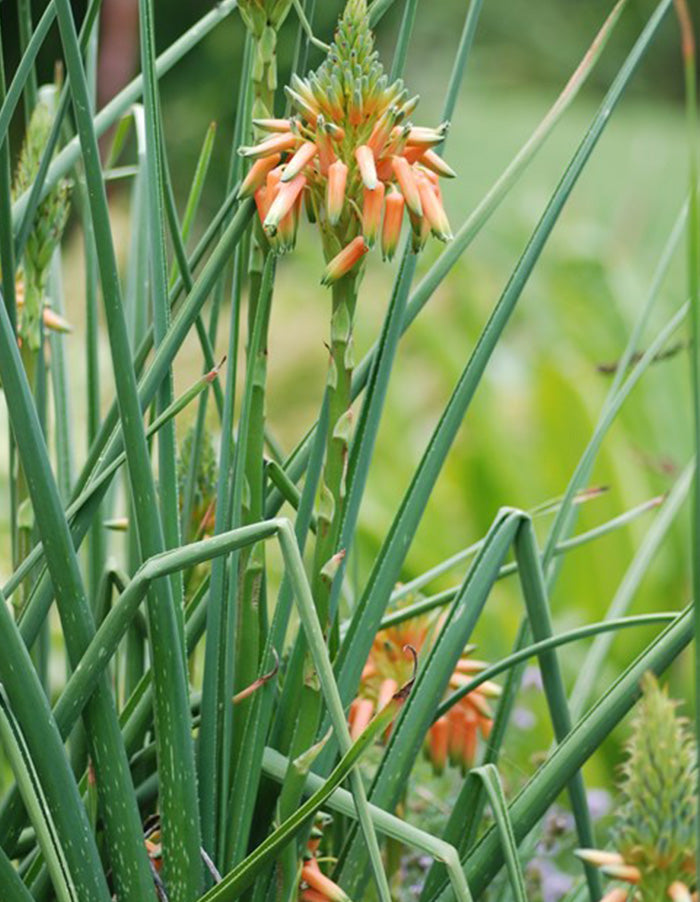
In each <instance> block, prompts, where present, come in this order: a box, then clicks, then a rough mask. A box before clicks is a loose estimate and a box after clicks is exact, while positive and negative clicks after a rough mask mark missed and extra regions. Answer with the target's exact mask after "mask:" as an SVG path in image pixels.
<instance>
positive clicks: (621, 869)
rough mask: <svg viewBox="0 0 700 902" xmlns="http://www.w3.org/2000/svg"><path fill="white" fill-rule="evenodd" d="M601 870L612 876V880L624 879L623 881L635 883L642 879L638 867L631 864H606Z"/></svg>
mask: <svg viewBox="0 0 700 902" xmlns="http://www.w3.org/2000/svg"><path fill="white" fill-rule="evenodd" d="M601 870H602V872H603V873H604V874H605V875H606V876H608V877H612V878H613V880H624V881H625V883H634V884H637V883H639V881H640V880H641V879H642V874H641V872H640V870H639V868H636V867H635V866H634V865H633V864H606V865H603V867H602V868H601Z"/></svg>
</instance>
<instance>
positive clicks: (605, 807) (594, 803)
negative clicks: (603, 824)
mask: <svg viewBox="0 0 700 902" xmlns="http://www.w3.org/2000/svg"><path fill="white" fill-rule="evenodd" d="M586 797H587V799H588V810H589V811H590V813H591V818H592V819H593V820H594V821H599V820H600V819H601V817H605V815H606V814H607V813H608V812H609V811H610V808H611V807H612V797H611V795H610V793H609V792H608V791H607V790H605V789H589V790H588V792H587V793H586Z"/></svg>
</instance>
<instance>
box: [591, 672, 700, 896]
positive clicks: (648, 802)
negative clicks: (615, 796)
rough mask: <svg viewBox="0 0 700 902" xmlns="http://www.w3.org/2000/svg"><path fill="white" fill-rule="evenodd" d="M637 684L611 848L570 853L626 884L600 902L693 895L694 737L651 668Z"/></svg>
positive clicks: (695, 894) (694, 885)
mask: <svg viewBox="0 0 700 902" xmlns="http://www.w3.org/2000/svg"><path fill="white" fill-rule="evenodd" d="M643 689H644V695H643V698H642V701H641V702H640V705H639V709H638V712H637V716H636V717H635V720H634V724H633V727H632V735H631V737H630V740H629V742H628V744H627V760H626V761H625V763H624V765H623V768H622V782H621V785H620V789H621V792H622V804H621V806H620V808H619V814H618V817H617V823H616V827H615V831H614V843H615V850H614V851H610V852H607V851H605V852H604V851H600V850H598V849H581V850H579V852H578V853H577V854H578V856H579V857H580V858H582V859H583V860H584V861H588V862H590V863H591V864H595V865H596V866H597V867H599V868H601V870H602V871H603V873H604V874H606V875H607V876H608V877H611V878H613V879H614V880H618V881H621V882H623V883H625V884H626V886H625V887H615V888H614V889H612V890H611V891H610V892H609V893H608V894H607V895H606V896H605V898H604V900H603V902H626V900H628V899H635V900H637V902H660V900H662V899H671V900H672V902H691V900H696V902H697V879H696V875H695V856H694V839H695V816H696V810H697V795H696V772H695V743H694V741H693V738H692V734H691V731H690V730H689V729H688V724H687V721H686V720H685V719H684V718H681V717H679V716H678V715H677V714H676V708H677V703H676V702H675V701H673V700H671V699H669V697H668V695H667V693H666V692H665V691H663V690H662V689H660V688H659V686H658V684H657V682H656V680H655V678H654V677H653V675H652V674H650V673H649V674H646V676H645V677H644V682H643ZM693 890H696V891H695V892H694V893H693ZM630 893H632V895H630ZM691 893H692V895H691Z"/></svg>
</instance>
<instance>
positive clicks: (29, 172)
mask: <svg viewBox="0 0 700 902" xmlns="http://www.w3.org/2000/svg"><path fill="white" fill-rule="evenodd" d="M54 92H55V89H54V88H53V86H52V87H47V88H44V89H42V91H41V94H40V99H39V102H38V103H37V105H36V107H35V108H34V111H33V113H32V117H31V119H30V122H29V127H28V129H27V135H26V137H25V141H24V145H23V147H22V151H21V154H20V158H19V162H18V165H17V171H16V174H15V183H14V187H13V195H14V196H15V197H19V196H20V195H22V194H24V192H25V191H28V190H29V189H30V188H31V186H32V184H33V182H34V179H35V178H36V176H37V173H38V171H39V166H40V163H41V158H42V156H43V153H44V150H45V148H46V144H47V142H48V138H49V133H50V131H51V126H52V123H53V118H54V112H53V109H52V106H53V104H52V98H53V93H54ZM70 193H71V185H70V182H68V181H66V180H65V179H61V180H59V182H58V183H57V184H56V186H55V187H54V188H53V189H52V190H51V191H50V192H49V193H48V194H47V196H46V197H45V198H44V200H43V201H42V202H41V204H40V205H39V208H38V209H37V211H36V214H35V217H34V222H33V223H32V229H31V232H30V233H29V236H28V238H27V243H26V246H25V249H24V255H23V258H22V267H21V273H20V278H19V280H18V286H17V287H18V291H17V301H18V310H19V322H18V335H19V338H20V340H21V341H22V342H27V345H28V347H30V348H31V349H32V350H37V349H38V347H39V342H40V336H41V330H40V317H41V316H43V317H44V320H45V324H46V325H47V326H48V327H50V328H52V327H55V328H56V329H57V330H58V331H65V330H66V328H67V324H65V323H64V321H63V320H62V319H61V318H60V317H55V315H52V314H51V313H50V312H49V311H45V310H44V295H45V291H46V282H47V279H48V275H49V268H50V265H51V258H52V257H53V253H54V250H55V249H56V247H57V246H58V244H59V242H60V240H61V237H62V235H63V230H64V228H65V225H66V221H67V219H68V213H69V210H70ZM47 313H48V316H47ZM52 324H53V325H52Z"/></svg>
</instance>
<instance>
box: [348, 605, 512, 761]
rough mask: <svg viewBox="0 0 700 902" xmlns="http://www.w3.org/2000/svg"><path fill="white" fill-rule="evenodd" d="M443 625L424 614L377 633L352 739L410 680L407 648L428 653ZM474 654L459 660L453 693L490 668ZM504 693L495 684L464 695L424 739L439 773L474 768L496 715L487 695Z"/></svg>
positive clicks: (352, 717) (354, 709)
mask: <svg viewBox="0 0 700 902" xmlns="http://www.w3.org/2000/svg"><path fill="white" fill-rule="evenodd" d="M439 627H440V617H439V616H436V615H434V614H422V615H419V616H418V617H413V618H411V619H409V620H405V621H403V622H402V623H400V624H398V625H396V626H393V627H389V628H388V629H386V630H382V632H380V633H378V634H377V636H376V638H375V640H374V643H373V645H372V651H371V652H370V655H369V658H368V659H367V664H366V665H365V668H364V670H363V672H362V680H361V683H360V690H359V694H358V696H357V698H356V699H355V700H354V701H353V703H352V705H351V706H350V713H349V722H350V732H351V735H352V736H353V737H354V736H359V734H360V732H361V731H362V730H363V729H364V727H365V726H366V724H367V723H368V722H369V721H370V720H371V718H372V716H373V715H374V713H375V711H379V710H380V709H381V708H382V707H383V705H384V704H385V703H386V699H387V698H390V697H391V695H393V693H394V692H395V691H396V687H397V686H402V685H403V684H404V683H405V682H406V681H407V680H408V679H410V676H411V662H410V661H409V660H408V659H407V658H406V655H405V653H404V651H403V648H404V646H405V645H412V646H413V647H414V648H415V649H416V650H417V652H418V654H419V656H420V655H421V654H425V653H427V651H428V650H429V649H430V646H431V644H432V642H433V639H434V637H435V635H436V634H437V632H438V630H439ZM471 650H472V649H469V648H467V649H465V653H464V654H463V656H462V657H461V658H460V659H459V661H458V662H457V666H456V667H455V670H454V673H453V674H452V677H451V678H450V684H449V691H450V692H451V691H453V690H454V689H458V688H460V687H461V686H463V685H464V684H465V683H466V682H468V681H469V680H471V679H472V678H473V677H474V676H475V675H476V674H478V673H479V672H481V671H482V670H484V669H485V668H486V666H487V665H486V663H485V662H483V661H476V660H474V659H472V658H470V657H469V656H468V655H469V653H470V652H471ZM500 691H501V690H500V687H499V686H497V685H496V684H495V683H489V682H486V683H482V685H481V686H479V689H478V691H476V692H470V693H468V694H467V695H465V696H464V697H463V698H462V699H460V700H459V701H458V702H457V703H456V704H455V705H453V706H452V707H451V708H450V710H449V711H448V712H447V714H444V715H443V716H442V717H440V718H438V720H436V721H435V723H434V724H433V725H432V727H430V729H429V730H428V733H427V735H426V737H425V753H426V755H427V756H428V758H429V759H430V761H431V763H432V766H433V770H434V771H435V772H436V773H442V771H443V770H444V769H445V767H446V766H447V764H448V762H449V763H450V764H451V765H452V766H454V767H459V768H460V769H461V770H462V772H463V773H466V771H467V770H469V768H470V767H471V766H472V765H473V763H474V760H475V756H476V750H477V745H478V741H479V736H480V735H481V736H482V738H484V739H486V738H487V736H488V734H489V732H490V729H491V724H492V717H493V715H492V712H491V710H490V708H489V706H488V702H487V697H493V696H497V695H499V694H500Z"/></svg>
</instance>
